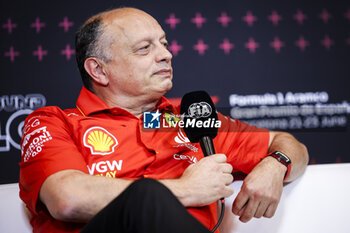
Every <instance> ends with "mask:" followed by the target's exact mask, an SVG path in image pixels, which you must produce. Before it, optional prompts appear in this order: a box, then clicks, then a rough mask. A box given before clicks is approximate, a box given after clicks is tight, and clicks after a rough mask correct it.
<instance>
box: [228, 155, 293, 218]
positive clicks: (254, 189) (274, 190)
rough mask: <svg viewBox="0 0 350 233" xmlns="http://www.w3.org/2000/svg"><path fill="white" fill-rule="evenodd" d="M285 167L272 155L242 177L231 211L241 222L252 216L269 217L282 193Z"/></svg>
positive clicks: (272, 213)
mask: <svg viewBox="0 0 350 233" xmlns="http://www.w3.org/2000/svg"><path fill="white" fill-rule="evenodd" d="M286 170H287V168H286V167H285V166H284V165H282V164H280V163H279V162H278V161H277V160H276V159H274V158H272V157H266V158H265V159H263V160H262V161H261V162H260V163H259V164H258V165H257V166H256V167H255V168H254V169H253V170H252V171H251V172H250V173H249V175H247V177H246V178H245V179H244V182H243V185H242V188H241V191H240V192H239V194H238V195H237V197H236V199H235V201H234V203H233V205H232V212H233V213H234V214H235V215H238V216H240V218H239V219H240V220H241V221H242V222H248V221H249V220H251V219H252V218H253V217H256V218H260V217H262V216H264V217H267V218H271V217H272V216H273V215H274V214H275V211H276V209H277V205H278V203H279V200H280V198H281V195H282V188H283V178H284V175H285V172H286Z"/></svg>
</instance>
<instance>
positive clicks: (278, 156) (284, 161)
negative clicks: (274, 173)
mask: <svg viewBox="0 0 350 233" xmlns="http://www.w3.org/2000/svg"><path fill="white" fill-rule="evenodd" d="M268 157H270V158H273V159H274V160H275V161H276V162H278V163H279V164H280V165H282V166H283V167H284V168H285V174H284V179H283V180H286V179H287V177H288V175H289V173H290V170H291V164H292V162H291V160H290V158H289V157H288V156H287V155H286V154H284V153H282V152H280V151H274V152H272V153H269V154H267V155H266V157H265V158H268Z"/></svg>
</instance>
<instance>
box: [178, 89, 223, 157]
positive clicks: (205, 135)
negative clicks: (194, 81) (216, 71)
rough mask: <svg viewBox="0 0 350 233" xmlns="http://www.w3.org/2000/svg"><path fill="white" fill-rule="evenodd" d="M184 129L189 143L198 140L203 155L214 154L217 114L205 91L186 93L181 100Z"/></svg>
mask: <svg viewBox="0 0 350 233" xmlns="http://www.w3.org/2000/svg"><path fill="white" fill-rule="evenodd" d="M180 112H181V115H182V116H183V121H184V128H183V129H184V131H185V134H186V136H187V137H188V139H189V140H190V141H191V143H196V142H199V143H200V145H201V148H202V150H203V154H204V156H208V155H212V154H215V149H214V144H213V139H214V138H215V137H216V135H217V133H218V128H217V127H216V126H217V121H218V114H217V112H216V108H215V105H214V103H213V101H212V99H211V98H210V96H209V95H208V93H206V92H205V91H194V92H190V93H187V94H185V95H184V96H183V98H182V100H181V108H180Z"/></svg>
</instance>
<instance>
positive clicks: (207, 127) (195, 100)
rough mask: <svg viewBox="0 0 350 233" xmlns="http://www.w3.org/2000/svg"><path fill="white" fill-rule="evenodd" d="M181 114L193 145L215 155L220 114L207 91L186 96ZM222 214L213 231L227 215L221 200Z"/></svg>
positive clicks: (205, 154)
mask: <svg viewBox="0 0 350 233" xmlns="http://www.w3.org/2000/svg"><path fill="white" fill-rule="evenodd" d="M180 113H181V115H182V116H183V121H184V127H183V129H184V131H185V134H186V136H187V137H188V139H189V140H190V142H191V143H196V142H199V143H200V145H201V148H202V151H203V154H204V156H209V155H212V154H215V149H214V144H213V139H214V138H215V137H216V135H217V134H218V127H220V125H221V124H220V122H218V113H217V112H216V108H215V105H214V103H213V101H212V99H211V98H210V96H209V95H208V93H206V92H205V91H194V92H190V93H187V94H185V95H184V96H183V97H182V100H181V107H180ZM220 202H221V214H220V217H219V219H218V222H217V223H216V225H215V226H214V228H213V229H212V230H211V232H215V231H216V229H218V227H219V226H220V224H221V222H222V219H223V217H224V213H225V200H224V198H221V199H220Z"/></svg>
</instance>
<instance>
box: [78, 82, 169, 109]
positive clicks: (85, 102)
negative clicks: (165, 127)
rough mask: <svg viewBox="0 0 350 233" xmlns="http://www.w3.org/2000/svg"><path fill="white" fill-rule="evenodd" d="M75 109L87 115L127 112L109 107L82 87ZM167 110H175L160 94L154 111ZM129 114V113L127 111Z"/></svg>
mask: <svg viewBox="0 0 350 233" xmlns="http://www.w3.org/2000/svg"><path fill="white" fill-rule="evenodd" d="M76 106H77V109H78V110H79V111H80V112H81V113H82V114H83V115H84V116H89V115H91V114H93V113H97V112H102V111H106V110H107V111H109V112H116V110H117V112H119V113H120V114H122V113H123V112H127V111H125V110H124V109H121V108H118V107H116V108H111V107H109V106H108V105H107V104H106V103H105V102H104V101H103V100H102V99H100V98H99V97H98V96H97V95H95V94H94V93H92V92H91V91H89V90H88V89H86V88H85V87H83V88H82V89H81V91H80V94H79V97H78V100H77V103H76ZM157 109H158V110H160V111H162V110H167V111H171V112H175V111H176V108H175V107H174V106H173V105H172V104H171V103H170V101H169V100H168V99H167V98H165V97H164V96H162V97H161V98H160V99H159V101H158V103H157V106H156V107H155V109H154V111H156V110H157ZM129 114H130V113H129Z"/></svg>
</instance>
